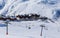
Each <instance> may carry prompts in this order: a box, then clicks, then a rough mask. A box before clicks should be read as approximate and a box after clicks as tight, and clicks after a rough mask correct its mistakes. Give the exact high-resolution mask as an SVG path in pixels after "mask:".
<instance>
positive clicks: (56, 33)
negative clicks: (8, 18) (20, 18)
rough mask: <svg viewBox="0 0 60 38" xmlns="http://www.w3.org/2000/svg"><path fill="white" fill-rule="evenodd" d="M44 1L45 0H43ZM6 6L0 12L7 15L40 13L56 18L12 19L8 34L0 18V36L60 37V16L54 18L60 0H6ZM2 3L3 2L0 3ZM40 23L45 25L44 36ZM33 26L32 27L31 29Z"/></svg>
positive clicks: (7, 37) (21, 37) (18, 37)
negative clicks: (46, 19)
mask: <svg viewBox="0 0 60 38" xmlns="http://www.w3.org/2000/svg"><path fill="white" fill-rule="evenodd" d="M43 1H44V0H43ZM53 1H54V0H53ZM5 2H6V4H5V6H4V7H3V8H2V9H1V10H0V14H2V15H5V16H14V15H24V14H38V15H41V16H46V17H48V18H51V19H52V20H54V22H55V23H52V22H50V21H49V20H48V21H41V20H37V21H20V22H15V21H10V23H11V24H8V32H9V33H8V35H6V27H5V26H3V25H4V21H1V20H0V38H60V18H57V19H58V20H55V19H54V17H55V16H54V15H56V12H55V10H56V9H60V3H59V0H57V2H56V0H55V1H54V2H53V4H52V3H51V1H48V2H46V0H45V1H44V2H41V0H6V1H5ZM0 4H1V3H0ZM40 25H44V26H45V28H43V32H42V36H40V34H41V27H40ZM29 27H31V29H29Z"/></svg>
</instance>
